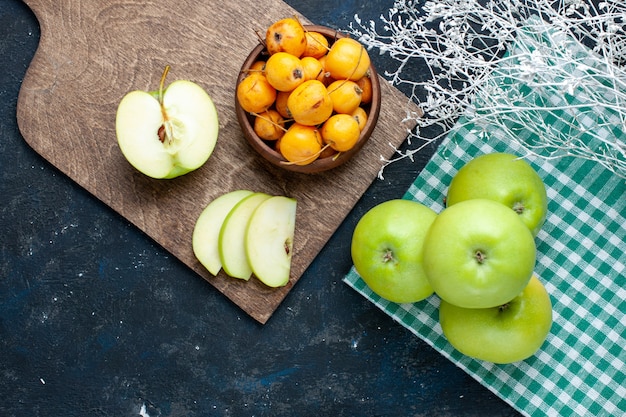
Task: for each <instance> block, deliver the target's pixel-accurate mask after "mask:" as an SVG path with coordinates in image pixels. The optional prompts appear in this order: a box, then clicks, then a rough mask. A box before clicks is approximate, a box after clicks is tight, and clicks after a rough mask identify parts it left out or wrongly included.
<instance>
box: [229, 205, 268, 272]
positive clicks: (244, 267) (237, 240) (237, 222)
mask: <svg viewBox="0 0 626 417" xmlns="http://www.w3.org/2000/svg"><path fill="white" fill-rule="evenodd" d="M270 197H271V196H270V195H269V194H265V193H252V194H251V195H249V196H247V197H244V198H243V199H242V200H241V201H239V202H238V203H237V204H236V205H235V206H234V207H233V208H232V210H231V211H230V212H229V213H228V215H227V216H226V218H225V219H224V222H223V224H222V227H221V229H220V234H219V237H218V251H219V255H220V261H221V262H222V268H224V272H226V274H228V275H229V276H231V277H233V278H239V279H243V280H246V281H247V280H249V279H250V277H251V276H252V267H251V266H250V262H248V256H247V254H246V247H245V244H244V242H245V241H244V239H245V236H246V230H247V228H248V222H249V221H250V218H251V217H252V213H254V210H256V208H257V207H258V206H259V205H260V204H261V203H262V202H264V201H265V200H267V199H269V198H270Z"/></svg>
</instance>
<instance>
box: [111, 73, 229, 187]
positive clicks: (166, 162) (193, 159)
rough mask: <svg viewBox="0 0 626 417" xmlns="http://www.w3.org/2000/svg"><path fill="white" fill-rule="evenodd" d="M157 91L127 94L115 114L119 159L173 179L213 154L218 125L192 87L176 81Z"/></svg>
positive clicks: (204, 96) (214, 112)
mask: <svg viewBox="0 0 626 417" xmlns="http://www.w3.org/2000/svg"><path fill="white" fill-rule="evenodd" d="M168 69H169V67H168V68H166V70H165V72H164V73H163V77H162V78H161V85H160V88H159V90H158V91H157V92H155V93H149V92H146V91H138V90H137V91H131V92H129V93H128V94H126V95H125V96H124V97H123V98H122V100H121V102H120V104H119V106H118V108H117V115H116V122H115V124H116V134H117V140H118V143H119V146H120V149H121V151H122V154H123V155H124V157H125V158H126V159H127V160H128V162H130V164H131V165H132V166H134V167H135V168H136V169H137V170H138V171H140V172H142V173H144V174H145V175H147V176H149V177H153V178H174V177H178V176H180V175H183V174H186V173H188V172H190V171H193V170H195V169H197V168H199V167H200V166H202V165H203V164H204V163H205V162H206V161H207V159H208V158H209V156H211V154H212V153H213V149H214V148H215V144H216V142H217V136H218V130H219V123H218V117H217V110H216V108H215V105H214V104H213V101H212V100H211V97H209V95H208V94H207V93H206V91H204V89H203V88H202V87H200V86H199V85H198V84H196V83H194V82H191V81H187V80H178V81H174V82H173V83H171V84H170V85H169V86H168V87H167V89H164V88H163V84H164V80H165V76H166V74H167V72H168Z"/></svg>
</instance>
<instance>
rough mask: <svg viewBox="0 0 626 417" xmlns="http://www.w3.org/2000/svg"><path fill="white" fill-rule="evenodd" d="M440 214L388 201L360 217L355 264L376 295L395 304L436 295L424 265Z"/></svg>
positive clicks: (414, 204) (415, 204)
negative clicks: (427, 243)
mask: <svg viewBox="0 0 626 417" xmlns="http://www.w3.org/2000/svg"><path fill="white" fill-rule="evenodd" d="M436 217H437V213H435V211H433V210H432V209H430V208H428V207H426V206H424V205H422V204H420V203H418V202H415V201H410V200H402V199H396V200H389V201H385V202H383V203H380V204H378V205H377V206H375V207H373V208H371V209H370V210H369V211H368V212H367V213H365V214H364V215H363V217H361V219H360V220H359V222H358V223H357V225H356V227H355V229H354V233H353V235H352V244H351V254H352V261H353V262H354V267H355V269H356V271H357V272H358V273H359V275H360V276H361V278H363V281H365V283H366V284H367V285H368V286H369V287H370V288H371V290H372V291H374V292H375V293H376V294H378V295H379V296H381V297H382V298H385V299H387V300H389V301H392V302H395V303H412V302H417V301H421V300H423V299H425V298H427V297H429V296H430V295H432V294H433V288H432V287H431V285H430V283H429V282H428V279H427V278H426V275H425V273H424V270H423V268H422V246H423V243H424V238H425V236H426V233H427V231H428V229H429V227H430V225H431V224H432V223H433V221H434V220H435V218H436Z"/></svg>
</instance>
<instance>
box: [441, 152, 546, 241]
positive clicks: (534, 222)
mask: <svg viewBox="0 0 626 417" xmlns="http://www.w3.org/2000/svg"><path fill="white" fill-rule="evenodd" d="M473 198H486V199H489V200H495V201H498V202H500V203H502V204H504V205H505V206H508V207H510V208H512V209H513V210H514V211H515V212H516V213H517V214H519V216H520V218H521V219H522V221H523V222H524V224H526V226H527V227H528V228H529V229H530V231H531V232H532V234H533V236H536V235H537V233H538V232H539V230H540V229H541V227H542V226H543V224H544V222H545V220H546V215H547V212H548V197H547V194H546V187H545V185H544V183H543V181H542V179H541V177H540V176H539V174H538V173H537V172H536V171H535V170H534V169H533V167H531V166H530V164H529V163H528V162H526V161H525V160H523V159H521V158H520V157H518V156H516V155H513V154H510V153H490V154H484V155H480V156H477V157H475V158H474V159H472V160H471V161H469V162H468V163H467V164H465V165H463V167H461V169H460V170H459V172H457V174H456V175H455V176H454V177H453V178H452V181H451V182H450V186H449V187H448V194H447V197H446V204H447V205H448V206H452V205H454V204H456V203H458V202H460V201H465V200H469V199H473Z"/></svg>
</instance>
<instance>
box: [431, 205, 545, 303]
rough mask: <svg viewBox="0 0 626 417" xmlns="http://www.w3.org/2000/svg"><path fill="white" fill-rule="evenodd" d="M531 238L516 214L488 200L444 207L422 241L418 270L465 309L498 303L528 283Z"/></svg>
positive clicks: (439, 292)
mask: <svg viewBox="0 0 626 417" xmlns="http://www.w3.org/2000/svg"><path fill="white" fill-rule="evenodd" d="M535 256H536V248H535V241H534V238H533V236H532V234H531V232H530V230H529V229H528V228H527V227H526V225H525V224H524V223H523V222H522V221H521V220H520V218H519V216H518V215H517V214H515V213H514V212H513V211H512V210H511V209H509V208H508V207H506V206H505V205H503V204H501V203H498V202H496V201H493V200H486V199H474V200H466V201H462V202H460V203H457V204H455V205H453V206H450V207H447V208H446V209H444V210H443V211H442V212H441V213H439V215H438V216H437V218H436V219H435V221H434V222H433V224H432V225H431V227H430V229H429V230H428V235H427V236H426V240H425V242H424V253H423V265H424V271H425V272H426V276H427V277H428V280H429V282H430V284H431V285H432V287H433V289H434V290H435V293H437V295H439V296H440V297H441V298H443V299H444V300H446V301H447V302H449V303H451V304H455V305H458V306H460V307H466V308H486V307H494V306H498V305H502V304H504V303H506V302H507V301H509V300H510V299H512V298H513V297H515V296H516V295H517V294H519V293H520V292H521V291H522V290H523V289H524V287H525V286H526V285H527V284H528V280H530V277H531V275H532V273H533V268H534V266H535Z"/></svg>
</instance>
